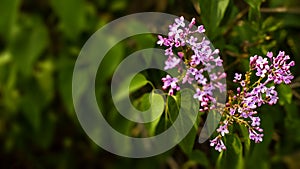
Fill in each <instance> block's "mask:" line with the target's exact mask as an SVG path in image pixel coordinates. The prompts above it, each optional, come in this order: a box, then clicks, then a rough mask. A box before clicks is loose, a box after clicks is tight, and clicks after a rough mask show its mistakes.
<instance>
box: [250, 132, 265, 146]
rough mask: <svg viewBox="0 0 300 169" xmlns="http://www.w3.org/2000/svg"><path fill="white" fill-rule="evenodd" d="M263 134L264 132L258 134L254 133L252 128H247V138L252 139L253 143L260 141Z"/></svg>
mask: <svg viewBox="0 0 300 169" xmlns="http://www.w3.org/2000/svg"><path fill="white" fill-rule="evenodd" d="M263 136H264V134H259V133H256V132H255V131H254V130H252V129H249V138H250V139H251V140H253V141H254V142H255V143H260V142H262V140H263V139H262V137H263Z"/></svg>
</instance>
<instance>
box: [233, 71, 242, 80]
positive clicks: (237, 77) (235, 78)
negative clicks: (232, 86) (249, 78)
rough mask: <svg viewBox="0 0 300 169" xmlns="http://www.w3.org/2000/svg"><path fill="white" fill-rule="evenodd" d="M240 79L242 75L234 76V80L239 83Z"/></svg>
mask: <svg viewBox="0 0 300 169" xmlns="http://www.w3.org/2000/svg"><path fill="white" fill-rule="evenodd" d="M241 79H242V74H239V73H235V74H234V80H236V81H239V80H241Z"/></svg>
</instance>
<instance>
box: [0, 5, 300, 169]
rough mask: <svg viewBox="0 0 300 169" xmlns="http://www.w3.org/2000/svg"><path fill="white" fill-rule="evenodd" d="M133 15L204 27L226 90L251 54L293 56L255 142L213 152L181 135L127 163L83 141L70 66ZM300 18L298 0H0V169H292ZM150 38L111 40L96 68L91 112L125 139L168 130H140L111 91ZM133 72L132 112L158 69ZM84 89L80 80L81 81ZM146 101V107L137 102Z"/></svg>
mask: <svg viewBox="0 0 300 169" xmlns="http://www.w3.org/2000/svg"><path fill="white" fill-rule="evenodd" d="M136 12H164V13H170V14H173V15H177V16H181V15H182V16H184V17H185V18H186V19H187V20H191V18H193V17H194V18H196V22H197V24H204V26H205V28H206V35H207V37H208V38H209V39H210V41H211V42H212V43H213V45H214V46H215V47H216V48H219V49H220V56H221V57H222V59H223V60H224V63H223V64H224V68H225V71H226V73H227V74H228V78H227V81H228V82H227V85H228V88H229V89H230V88H231V89H233V87H234V84H233V83H232V79H233V74H234V72H245V71H247V70H248V65H249V57H250V56H252V55H254V54H259V55H262V56H265V54H266V53H267V51H273V52H274V53H277V52H278V51H279V50H284V51H286V53H287V54H288V55H290V56H291V58H292V59H293V60H295V62H296V66H295V67H294V68H293V69H292V72H293V74H294V75H295V79H294V80H293V83H292V84H291V85H289V86H285V85H280V86H278V90H279V98H280V101H279V103H277V105H275V106H263V107H262V108H260V109H259V110H258V111H259V112H261V119H262V127H263V128H264V133H265V137H264V141H263V142H262V143H260V144H253V143H249V151H247V152H246V151H245V150H244V149H245V147H246V144H248V143H247V139H245V138H243V136H240V138H241V139H240V140H241V141H240V142H239V144H234V143H233V144H232V147H233V148H232V151H228V152H226V153H223V155H222V156H221V155H220V153H218V152H217V151H215V150H214V149H213V148H212V147H210V146H209V142H208V141H207V142H205V143H203V144H199V143H198V142H197V140H198V138H195V137H187V138H186V139H185V140H184V141H183V143H181V144H180V145H179V146H176V147H174V148H173V149H171V150H170V151H168V152H166V153H164V154H161V155H158V156H155V157H151V158H145V159H129V158H123V157H119V156H116V155H113V154H111V153H109V152H107V151H105V150H103V149H101V148H100V147H98V146H97V145H96V144H95V143H94V142H93V141H92V140H90V139H89V137H88V136H87V135H86V134H85V132H84V131H83V129H82V128H81V126H80V124H79V122H78V119H77V117H76V113H75V112H74V108H73V101H72V74H73V68H74V64H75V61H76V59H77V56H78V54H79V52H80V50H81V48H82V46H83V45H84V43H85V42H86V41H87V40H88V38H89V37H90V36H91V35H92V34H93V33H94V32H95V31H97V30H98V29H99V28H101V27H102V26H103V25H105V24H106V23H108V22H110V21H112V20H114V19H117V18H119V17H122V16H125V15H128V14H132V13H136ZM299 18H300V3H299V1H297V0H288V1H282V0H219V1H212V0H144V1H141V0H45V1H39V0H0V147H1V148H0V168H8V169H9V168H22V169H31V168H41V169H42V168H57V169H65V168H91V169H92V168H107V169H111V168H112V169H114V168H115V169H118V168H124V169H127V168H128V169H131V168H144V169H148V168H149V169H152V168H157V169H158V168H159V169H165V168H170V169H178V168H184V169H188V168H192V169H193V168H195V169H196V168H203V169H210V168H220V169H222V168H228V169H231V168H237V169H239V168H258V169H260V168H261V169H265V168H275V169H276V168H278V169H281V168H287V169H298V168H300V162H299V159H300V127H299V126H300V114H299V112H300V111H299V104H300V89H299V87H300V76H299V75H300V69H299V68H300V45H299V44H300V19H299ZM128 24H132V26H137V25H135V24H134V23H128ZM127 26H131V25H127ZM116 29H118V28H116ZM119 29H120V32H121V31H122V29H121V27H120V28H119ZM165 29H168V25H165ZM156 37H157V36H156V35H151V34H145V35H137V36H133V37H132V38H128V39H126V40H124V41H122V42H120V43H118V44H117V45H116V46H114V47H113V48H112V49H111V50H110V51H109V53H108V54H107V55H106V57H105V59H104V60H103V62H102V63H101V65H100V67H99V69H98V74H97V79H96V83H95V84H96V91H95V93H96V96H97V101H98V104H99V107H100V108H101V110H102V113H103V115H104V116H105V117H106V119H107V121H108V122H109V123H110V124H111V125H112V126H113V127H114V128H115V129H116V130H118V131H119V132H121V133H124V134H127V135H132V136H135V137H143V136H147V134H146V135H145V134H144V131H145V130H148V135H155V134H158V133H161V132H162V131H164V129H165V128H164V127H160V126H169V125H171V124H170V123H166V122H164V120H161V121H159V122H157V123H156V124H155V125H151V124H149V125H146V126H143V125H140V124H135V123H133V122H131V121H128V120H125V119H124V117H122V116H121V115H119V113H118V112H117V110H116V108H115V107H114V105H113V102H112V100H111V94H110V93H109V91H110V84H111V78H112V75H113V72H114V70H115V68H116V67H117V65H118V64H119V63H120V62H121V61H122V60H123V59H124V58H125V57H126V56H128V55H130V54H131V53H133V52H135V51H138V50H141V49H145V48H153V47H158V45H157V44H156V41H157V38H156ZM164 59H165V58H163V59H162V64H163V62H164ZM141 75H142V76H139V77H137V78H136V82H132V84H133V85H132V90H131V89H130V90H131V91H132V93H131V94H130V98H131V101H132V103H133V104H134V105H135V106H136V107H137V108H138V109H147V107H149V100H147V99H146V98H148V97H149V95H146V94H145V93H147V92H150V91H151V90H152V88H153V87H156V88H158V89H161V86H162V82H161V77H163V76H164V75H165V73H164V72H161V71H158V70H148V71H144V72H142V73H141ZM84 85H88V84H86V83H85V82H84V81H83V82H82V86H83V88H85V87H86V86H84ZM78 90H81V89H78ZM82 92H84V91H82ZM120 92H122V91H120ZM120 95H124V93H120ZM145 99H146V100H147V103H148V104H145V102H142V101H141V100H145ZM84 101H86V100H83V102H84ZM86 102H88V101H86ZM170 102H172V100H170ZM173 102H174V100H173ZM170 104H174V103H170ZM174 112H176V110H174ZM175 114H176V113H175ZM162 116H164V114H163V115H162ZM174 116H175V117H174V118H176V115H174ZM204 116H205V115H204ZM204 116H201V117H199V119H198V120H199V123H200V126H199V128H198V127H196V128H195V129H194V130H193V131H191V132H197V133H199V131H200V129H201V126H203V122H204V120H205V118H204ZM171 119H172V117H171ZM149 133H150V134H149ZM113 141H114V142H116V143H117V144H120V145H123V144H125V143H123V142H122V140H113ZM166 142H168V140H166ZM120 147H122V146H120ZM241 147H244V148H241ZM123 148H124V147H123ZM125 148H126V147H125ZM221 157H222V160H221Z"/></svg>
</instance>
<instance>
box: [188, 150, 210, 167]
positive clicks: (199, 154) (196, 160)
mask: <svg viewBox="0 0 300 169" xmlns="http://www.w3.org/2000/svg"><path fill="white" fill-rule="evenodd" d="M188 159H189V161H188V162H186V163H185V164H184V165H183V168H187V169H188V168H191V167H192V166H196V165H201V166H203V167H205V168H208V167H209V160H208V159H207V157H206V154H205V153H204V152H203V151H200V150H193V151H192V152H190V153H189V154H188Z"/></svg>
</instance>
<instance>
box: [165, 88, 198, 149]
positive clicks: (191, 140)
mask: <svg viewBox="0 0 300 169" xmlns="http://www.w3.org/2000/svg"><path fill="white" fill-rule="evenodd" d="M181 92H186V93H187V94H186V95H184V97H180V95H179V94H180V93H179V92H178V93H177V95H176V96H175V101H176V104H173V105H169V107H175V108H179V107H178V105H179V106H180V110H181V112H180V113H182V114H184V115H185V117H184V118H181V120H182V121H181V123H182V124H185V123H187V122H190V123H193V121H195V122H194V125H193V127H192V128H191V130H190V131H189V133H188V134H187V135H186V136H185V138H184V139H183V140H182V141H181V142H180V143H179V146H180V148H181V149H182V151H183V152H184V153H186V154H188V153H190V152H192V150H193V147H194V144H195V142H196V135H197V131H198V125H199V123H200V119H199V117H198V116H197V119H192V118H193V117H194V116H193V113H194V112H197V113H198V112H199V103H198V101H197V100H196V99H194V98H193V97H192V96H193V94H192V92H191V91H190V90H182V91H181ZM180 104H181V105H180ZM169 113H170V114H171V116H173V118H172V121H173V122H174V121H175V120H177V119H176V117H174V115H175V114H174V115H172V114H173V112H169ZM183 120H184V121H183ZM176 130H178V132H181V130H182V129H176Z"/></svg>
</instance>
